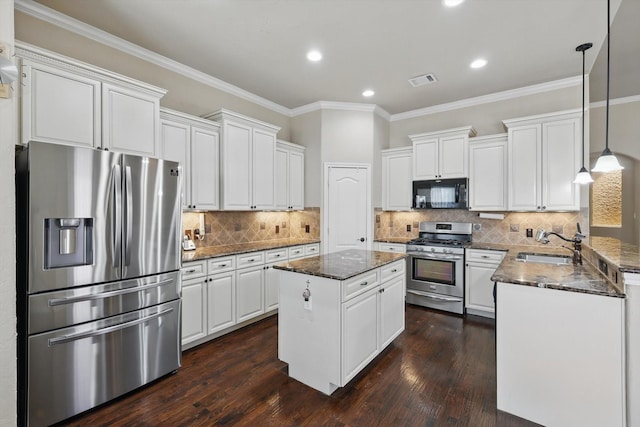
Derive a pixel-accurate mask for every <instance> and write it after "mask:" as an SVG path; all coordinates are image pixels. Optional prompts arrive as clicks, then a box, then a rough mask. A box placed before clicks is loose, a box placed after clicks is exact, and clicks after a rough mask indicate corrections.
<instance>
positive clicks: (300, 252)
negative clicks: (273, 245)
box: [289, 246, 304, 259]
mask: <svg viewBox="0 0 640 427" xmlns="http://www.w3.org/2000/svg"><path fill="white" fill-rule="evenodd" d="M303 256H304V246H293V247H291V248H289V259H296V258H302V257H303Z"/></svg>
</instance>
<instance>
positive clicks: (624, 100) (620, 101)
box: [589, 95, 640, 108]
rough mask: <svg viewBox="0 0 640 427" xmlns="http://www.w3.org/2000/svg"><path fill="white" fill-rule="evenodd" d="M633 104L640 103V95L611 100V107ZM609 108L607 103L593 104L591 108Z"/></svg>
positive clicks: (590, 105)
mask: <svg viewBox="0 0 640 427" xmlns="http://www.w3.org/2000/svg"><path fill="white" fill-rule="evenodd" d="M632 102H640V95H633V96H625V97H624V98H616V99H610V100H609V105H620V104H629V103H632ZM606 106H607V101H606V100H605V101H598V102H592V103H591V104H589V107H590V108H602V107H606Z"/></svg>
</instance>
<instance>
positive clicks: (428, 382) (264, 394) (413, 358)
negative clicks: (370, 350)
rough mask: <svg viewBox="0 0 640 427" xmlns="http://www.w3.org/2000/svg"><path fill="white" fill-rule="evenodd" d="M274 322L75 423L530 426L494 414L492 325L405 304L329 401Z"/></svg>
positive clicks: (189, 355)
mask: <svg viewBox="0 0 640 427" xmlns="http://www.w3.org/2000/svg"><path fill="white" fill-rule="evenodd" d="M277 328H278V324H277V316H273V317H270V318H268V319H266V320H263V321H261V322H259V323H256V324H254V325H251V326H249V327H246V328H244V329H241V330H239V331H236V332H234V333H232V334H229V335H226V336H224V337H221V338H219V339H217V340H214V341H211V342H209V343H206V344H203V345H201V346H199V347H197V348H194V349H191V350H189V351H186V352H185V353H183V359H182V368H181V369H180V370H178V372H177V373H176V374H174V375H170V376H167V377H165V378H162V379H161V380H159V381H156V382H155V383H153V384H151V385H149V386H147V387H144V388H142V389H141V390H138V391H135V392H133V393H130V394H128V395H126V396H124V397H122V398H120V399H118V400H116V401H114V402H112V403H110V404H108V405H105V406H104V407H101V408H97V409H94V410H92V411H89V412H87V413H85V414H82V415H79V416H77V417H75V418H73V419H71V420H68V421H67V422H66V423H63V424H61V425H69V426H89V425H90V426H211V425H251V426H269V425H271V426H302V425H305V426H440V425H459V426H474V427H475V426H496V425H498V426H533V425H535V424H533V423H529V422H527V421H524V420H522V419H519V418H516V417H513V416H510V415H508V414H504V413H498V411H497V410H496V392H495V390H496V378H495V337H494V323H493V321H492V320H490V319H483V318H479V317H474V316H468V317H467V318H466V319H462V318H460V317H456V316H453V315H449V314H445V313H441V312H437V311H432V310H428V309H424V308H421V307H416V306H412V305H407V317H406V329H405V331H404V332H403V333H402V334H401V335H400V336H399V337H398V338H397V339H396V340H395V341H394V342H393V343H392V344H391V345H390V346H389V347H388V348H387V349H386V350H385V351H384V352H383V353H382V354H381V355H380V356H378V358H377V359H375V360H374V361H373V362H372V363H371V364H370V365H369V366H368V367H367V368H365V370H364V371H363V372H361V373H360V374H359V375H358V376H357V377H356V378H354V379H353V380H352V381H351V382H350V383H349V384H348V385H347V386H346V387H344V388H342V389H339V390H337V391H336V392H335V393H334V394H333V395H332V396H325V395H323V394H322V393H320V392H318V391H315V390H313V389H311V388H309V387H307V386H305V385H303V384H301V383H299V382H297V381H295V380H293V379H290V378H289V377H288V376H287V370H286V364H284V363H282V362H280V361H279V360H278V349H277V343H278V339H277V338H278V332H277Z"/></svg>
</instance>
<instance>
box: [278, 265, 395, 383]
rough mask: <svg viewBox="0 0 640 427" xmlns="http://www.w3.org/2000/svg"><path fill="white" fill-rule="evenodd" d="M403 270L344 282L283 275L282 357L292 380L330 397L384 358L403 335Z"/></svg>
mask: <svg viewBox="0 0 640 427" xmlns="http://www.w3.org/2000/svg"><path fill="white" fill-rule="evenodd" d="M404 266H405V260H404V259H401V260H398V261H394V262H393V263H390V264H387V265H385V266H382V267H379V268H376V269H373V270H370V271H368V272H365V273H362V274H360V275H358V276H355V277H352V278H349V279H346V280H343V281H339V280H334V279H329V278H325V277H319V276H309V275H305V274H301V273H295V272H291V271H282V270H280V273H281V285H282V286H281V288H280V305H279V308H278V310H279V314H278V357H279V359H280V360H282V361H283V362H286V363H288V364H289V375H290V376H291V377H292V378H295V379H297V380H299V381H301V382H302V383H304V384H306V385H308V386H310V387H313V388H315V389H316V390H319V391H321V392H322V393H325V394H331V393H333V392H334V391H335V390H336V389H338V388H339V387H343V386H345V385H346V384H347V383H348V382H349V381H350V380H351V379H352V378H353V377H355V376H356V375H357V374H358V373H359V372H360V371H361V370H362V369H363V368H364V367H365V366H366V365H367V364H368V363H369V362H371V360H373V359H374V358H375V357H376V356H377V355H378V354H380V352H381V351H382V350H384V349H385V348H386V347H387V346H388V345H389V344H390V343H391V342H392V341H393V340H394V339H395V338H396V337H397V336H398V335H400V333H401V332H402V331H403V330H404V325H405V323H404V317H405V315H404V307H405V306H404V294H405V291H404V290H405V286H406V277H405V268H404ZM306 287H308V288H309V290H310V292H311V297H310V300H309V301H308V303H307V304H305V302H304V300H303V298H302V293H303V292H304V290H305V288H306Z"/></svg>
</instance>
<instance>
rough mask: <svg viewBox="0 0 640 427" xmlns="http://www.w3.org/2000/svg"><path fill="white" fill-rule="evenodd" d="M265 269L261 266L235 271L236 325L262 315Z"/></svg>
mask: <svg viewBox="0 0 640 427" xmlns="http://www.w3.org/2000/svg"><path fill="white" fill-rule="evenodd" d="M265 271H266V270H265V269H264V266H263V265H258V266H255V267H249V268H243V269H242V270H238V271H236V311H237V312H236V315H237V323H241V322H244V321H245V320H249V319H251V318H253V317H256V316H259V315H261V314H262V313H264V304H263V292H264V276H265Z"/></svg>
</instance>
